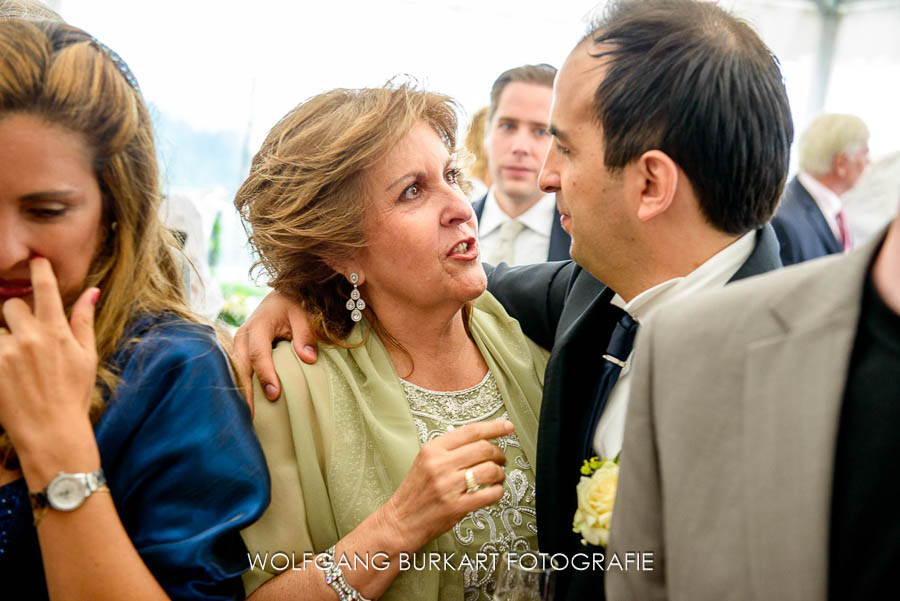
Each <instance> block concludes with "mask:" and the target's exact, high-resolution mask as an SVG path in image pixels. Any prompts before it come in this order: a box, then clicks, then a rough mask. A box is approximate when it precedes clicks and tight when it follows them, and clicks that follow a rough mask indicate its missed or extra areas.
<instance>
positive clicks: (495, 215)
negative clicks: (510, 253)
mask: <svg viewBox="0 0 900 601" xmlns="http://www.w3.org/2000/svg"><path fill="white" fill-rule="evenodd" d="M555 210H556V195H555V194H545V195H544V196H543V198H541V199H540V200H539V201H537V202H536V203H535V204H534V205H532V206H531V208H530V209H528V210H527V211H525V212H524V213H522V214H521V215H519V216H518V217H516V221H519V222H520V223H521V224H522V225H524V226H525V228H524V229H523V230H522V231H521V232H520V233H519V235H518V236H517V237H516V242H515V247H514V248H515V251H514V252H515V261H514V264H515V265H530V264H532V263H543V262H545V261H546V260H547V255H548V254H549V253H550V232H551V231H552V229H553V219H554V212H555ZM509 220H510V217H509V215H507V214H506V213H504V212H503V209H501V208H500V205H499V204H497V198H496V197H495V196H494V188H491V189H490V190H488V194H487V199H486V200H485V201H484V211H483V212H482V213H481V219H480V220H479V223H478V243H479V245H480V246H481V257H482V260H484V261H486V260H487V257H490V256H491V255H492V254H493V251H494V249H495V248H496V246H497V244H498V242H499V241H500V226H501V225H503V224H504V223H505V222H506V221H509Z"/></svg>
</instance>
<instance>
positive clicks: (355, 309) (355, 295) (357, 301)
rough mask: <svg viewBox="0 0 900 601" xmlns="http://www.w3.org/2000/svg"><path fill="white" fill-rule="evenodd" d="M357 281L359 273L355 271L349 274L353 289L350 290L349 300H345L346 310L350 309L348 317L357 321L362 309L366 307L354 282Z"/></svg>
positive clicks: (360, 317) (360, 316)
mask: <svg viewBox="0 0 900 601" xmlns="http://www.w3.org/2000/svg"><path fill="white" fill-rule="evenodd" d="M358 282H359V274H357V273H356V272H355V271H354V272H353V273H351V274H350V283H351V284H353V290H352V291H351V292H350V300H348V301H347V305H346V307H347V310H348V311H350V319H352V320H353V321H359V320H361V319H362V310H363V309H365V308H366V301H364V300H363V299H361V298H359V288H357V287H356V284H357V283H358Z"/></svg>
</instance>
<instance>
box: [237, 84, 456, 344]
mask: <svg viewBox="0 0 900 601" xmlns="http://www.w3.org/2000/svg"><path fill="white" fill-rule="evenodd" d="M456 109H457V105H456V103H455V102H454V101H453V100H452V99H451V98H450V97H448V96H444V95H441V94H435V93H432V92H425V91H420V90H417V89H415V87H414V86H413V84H410V83H389V84H388V85H386V86H385V87H382V88H368V89H336V90H331V91H330V92H325V93H324V94H319V95H318V96H314V97H313V98H310V99H309V100H307V101H306V102H304V103H302V104H300V105H299V106H297V107H296V108H294V109H293V110H292V111H291V112H289V113H288V114H287V115H285V117H284V118H283V119H281V121H279V122H278V123H277V124H276V125H275V127H273V128H272V130H271V131H270V132H269V135H268V136H267V137H266V140H265V142H263V145H262V148H260V150H259V152H258V153H257V154H256V156H255V157H254V159H253V164H252V166H251V168H250V175H249V177H247V180H246V181H245V182H244V183H243V185H242V186H241V187H240V189H239V190H238V191H237V195H236V196H235V199H234V204H235V207H237V209H238V211H239V212H240V214H241V218H242V219H243V221H244V227H245V229H246V230H247V235H248V237H249V239H250V243H251V244H252V245H253V247H254V249H255V250H256V252H257V253H258V255H259V259H258V260H257V261H256V263H255V264H254V265H253V270H254V271H256V272H259V271H260V270H261V271H264V272H265V273H266V274H267V275H268V276H269V278H270V280H269V284H270V285H271V286H272V287H273V288H275V289H276V290H278V291H279V292H281V293H283V294H286V295H287V296H289V297H291V298H293V299H295V300H297V301H299V302H300V304H301V305H302V306H303V308H304V309H305V310H306V311H307V313H308V314H309V317H310V321H311V323H312V330H313V333H314V334H315V336H316V338H317V339H318V340H320V341H324V342H329V343H331V344H335V345H338V346H344V339H345V338H346V337H347V335H348V334H349V333H350V330H351V329H352V326H353V322H352V321H351V320H350V317H349V312H348V311H347V308H346V306H345V303H346V302H347V299H348V298H349V297H350V292H351V290H352V288H353V287H352V285H351V284H350V283H349V282H348V281H347V280H346V278H345V277H344V275H342V274H340V273H338V272H337V271H335V269H334V268H333V267H332V266H333V265H336V264H341V263H343V262H345V261H348V260H350V259H351V258H352V257H353V256H354V255H355V254H357V253H359V252H360V250H361V249H363V248H365V247H366V245H367V242H368V241H367V240H366V227H365V226H366V221H367V216H368V213H369V209H370V206H371V202H370V201H369V199H368V192H367V190H368V188H367V184H368V180H367V170H368V169H369V168H370V167H372V166H373V165H375V163H377V162H378V161H379V160H381V159H382V158H383V157H384V156H386V155H387V154H388V153H389V152H390V151H391V149H392V148H394V146H396V145H397V143H398V142H399V141H400V140H401V139H402V138H403V137H404V136H405V135H406V134H407V133H408V132H409V131H410V130H411V129H412V127H413V126H414V125H415V124H416V123H417V122H419V121H424V122H425V123H427V124H428V125H430V126H431V127H432V128H434V131H435V132H436V133H437V134H438V135H439V136H440V138H441V140H443V142H444V144H445V145H446V147H447V149H448V150H449V151H450V153H451V154H453V153H454V150H455V147H456V128H457V116H456ZM365 312H366V316H367V318H368V320H369V321H370V322H371V323H372V325H373V329H374V330H375V332H376V333H377V334H378V335H379V336H380V337H381V338H382V339H383V340H385V339H386V341H388V342H394V341H393V339H392V338H391V337H390V335H389V334H388V333H387V332H385V331H384V330H383V329H382V328H381V326H380V325H379V323H378V320H377V316H376V315H375V313H374V310H373V309H372V307H367V308H366V310H365ZM394 343H395V342H394ZM395 344H396V343H395Z"/></svg>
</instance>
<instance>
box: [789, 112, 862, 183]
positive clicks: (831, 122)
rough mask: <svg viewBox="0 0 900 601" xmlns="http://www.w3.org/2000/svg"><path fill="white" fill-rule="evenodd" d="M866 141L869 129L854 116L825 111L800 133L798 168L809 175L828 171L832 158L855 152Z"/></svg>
mask: <svg viewBox="0 0 900 601" xmlns="http://www.w3.org/2000/svg"><path fill="white" fill-rule="evenodd" d="M868 141H869V128H868V127H866V124H865V122H864V121H863V120H862V119H860V118H859V117H857V116H856V115H844V114H840V113H825V114H822V115H819V116H818V117H816V118H815V120H813V122H812V123H810V125H809V127H807V128H806V130H805V131H804V132H803V134H802V135H801V136H800V142H799V147H798V153H799V157H800V170H801V171H806V172H807V173H809V174H810V175H827V174H828V173H831V170H832V168H833V165H834V157H836V156H837V155H839V154H840V153H844V154H846V155H848V156H850V155H853V154H856V153H858V152H859V151H860V150H862V148H863V146H865V145H866V144H867V143H868Z"/></svg>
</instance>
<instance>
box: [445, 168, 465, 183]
mask: <svg viewBox="0 0 900 601" xmlns="http://www.w3.org/2000/svg"><path fill="white" fill-rule="evenodd" d="M461 175H462V174H461V173H460V171H459V169H451V170H449V171H448V172H447V175H446V176H445V177H446V178H447V183H449V184H451V185H457V184H459V178H460V176H461Z"/></svg>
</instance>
